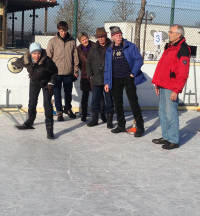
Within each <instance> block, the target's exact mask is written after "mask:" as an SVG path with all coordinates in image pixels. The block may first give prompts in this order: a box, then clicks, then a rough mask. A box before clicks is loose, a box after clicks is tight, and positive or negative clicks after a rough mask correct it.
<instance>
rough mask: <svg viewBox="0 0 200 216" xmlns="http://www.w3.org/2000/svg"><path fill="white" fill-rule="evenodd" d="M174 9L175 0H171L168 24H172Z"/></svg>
mask: <svg viewBox="0 0 200 216" xmlns="http://www.w3.org/2000/svg"><path fill="white" fill-rule="evenodd" d="M174 10H175V0H172V4H171V16H170V26H172V25H173V24H174Z"/></svg>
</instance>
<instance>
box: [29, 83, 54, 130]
mask: <svg viewBox="0 0 200 216" xmlns="http://www.w3.org/2000/svg"><path fill="white" fill-rule="evenodd" d="M40 90H41V87H40V86H39V85H33V84H32V83H30V85H29V104H28V119H27V120H26V121H25V123H26V124H30V125H32V124H33V122H34V121H35V118H36V113H37V112H36V107H37V103H38V96H39V93H40ZM42 91H43V105H44V112H45V123H46V126H47V125H53V106H52V103H51V97H52V95H51V94H50V93H49V91H48V90H47V89H46V88H45V87H43V88H42Z"/></svg>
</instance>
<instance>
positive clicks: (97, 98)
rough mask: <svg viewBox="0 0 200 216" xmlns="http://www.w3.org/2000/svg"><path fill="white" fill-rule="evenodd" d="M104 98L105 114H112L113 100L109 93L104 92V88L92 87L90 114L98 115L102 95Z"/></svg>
mask: <svg viewBox="0 0 200 216" xmlns="http://www.w3.org/2000/svg"><path fill="white" fill-rule="evenodd" d="M103 94H104V98H105V105H106V106H105V111H106V113H107V114H108V113H111V114H113V113H114V105H113V98H112V95H111V92H105V91H104V86H103V85H102V86H92V112H93V113H96V114H99V112H100V102H101V98H102V95H103Z"/></svg>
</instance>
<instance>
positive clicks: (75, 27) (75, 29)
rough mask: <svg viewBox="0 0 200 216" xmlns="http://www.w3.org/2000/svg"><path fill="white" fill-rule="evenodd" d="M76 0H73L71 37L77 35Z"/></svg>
mask: <svg viewBox="0 0 200 216" xmlns="http://www.w3.org/2000/svg"><path fill="white" fill-rule="evenodd" d="M77 19H78V0H74V17H73V37H74V39H76V36H77Z"/></svg>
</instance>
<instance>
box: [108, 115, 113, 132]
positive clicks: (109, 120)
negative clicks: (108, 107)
mask: <svg viewBox="0 0 200 216" xmlns="http://www.w3.org/2000/svg"><path fill="white" fill-rule="evenodd" d="M107 128H109V129H112V128H113V114H112V113H108V114H107Z"/></svg>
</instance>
